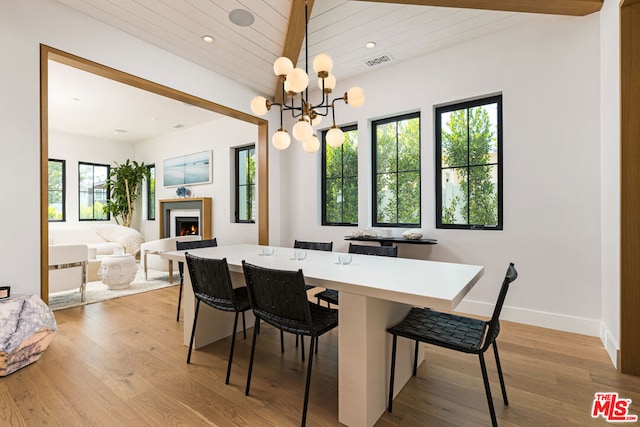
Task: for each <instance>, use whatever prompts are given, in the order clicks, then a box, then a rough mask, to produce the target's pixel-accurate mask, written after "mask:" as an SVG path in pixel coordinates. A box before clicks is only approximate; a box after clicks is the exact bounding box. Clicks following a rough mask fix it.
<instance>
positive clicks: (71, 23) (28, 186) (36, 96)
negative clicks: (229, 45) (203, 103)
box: [0, 0, 279, 294]
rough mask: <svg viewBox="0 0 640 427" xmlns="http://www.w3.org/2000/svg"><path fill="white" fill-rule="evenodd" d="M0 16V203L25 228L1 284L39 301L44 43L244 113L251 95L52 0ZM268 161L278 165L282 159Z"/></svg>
mask: <svg viewBox="0 0 640 427" xmlns="http://www.w3.org/2000/svg"><path fill="white" fill-rule="evenodd" d="M0 9H1V10H0V50H1V51H2V52H3V55H5V57H6V58H11V60H10V61H9V60H7V61H5V62H6V63H5V64H3V66H2V67H0V81H2V82H4V85H3V94H2V97H0V126H1V128H2V129H3V133H2V144H0V182H2V183H3V184H2V187H1V188H2V189H1V191H0V201H1V202H2V204H3V205H4V206H7V205H8V204H9V205H10V206H19V207H20V209H0V223H2V224H14V223H16V222H17V221H19V222H20V223H23V224H28V226H26V227H11V226H7V227H5V230H4V233H3V240H4V241H5V242H7V244H5V245H2V247H1V248H0V259H2V262H3V263H4V264H5V265H7V266H9V265H11V266H20V267H22V268H5V269H3V275H2V277H0V281H1V282H2V283H3V284H4V283H8V284H11V285H12V293H29V294H31V293H32V294H40V259H39V258H38V256H37V254H39V253H40V234H41V230H40V85H39V81H40V44H45V45H48V46H51V47H54V48H57V49H60V50H63V51H66V52H69V53H72V54H74V55H78V56H81V57H83V58H87V59H89V60H92V61H95V62H98V63H100V64H104V65H106V66H109V67H112V68H115V69H117V70H121V71H124V72H127V73H130V74H133V75H136V76H139V77H142V78H144V79H147V80H150V81H154V82H157V83H159V84H162V85H165V86H168V87H171V88H174V89H176V90H179V91H182V92H185V93H189V94H192V95H194V96H198V97H200V98H203V99H206V100H210V101H213V102H217V103H219V104H222V105H226V106H228V107H231V108H235V109H237V110H241V111H244V112H250V111H249V103H250V100H251V98H252V97H253V96H254V93H253V92H252V91H250V90H249V89H247V88H245V87H243V86H240V85H239V84H237V83H235V82H233V81H231V80H229V79H226V78H223V77H222V76H219V75H217V74H215V73H213V72H211V71H208V70H206V69H204V68H202V67H200V66H198V65H195V64H193V63H191V62H188V61H186V60H183V59H181V58H179V57H177V56H175V55H173V54H170V53H168V52H166V51H164V50H162V49H159V48H157V47H155V46H153V45H151V44H148V43H145V42H143V41H141V40H139V39H136V38H135V37H132V36H130V35H128V34H126V33H124V32H121V31H117V30H115V29H114V28H112V27H110V26H108V25H106V24H103V23H101V22H98V21H96V20H94V19H91V18H89V17H87V16H86V15H84V14H81V13H79V12H76V11H74V10H72V9H70V8H68V7H66V6H64V5H62V4H61V3H59V2H57V1H54V0H3V1H2V6H0ZM270 128H272V129H273V128H274V125H273V124H272V125H271V126H270ZM271 161H273V162H275V164H276V165H277V162H278V155H277V154H274V155H270V162H271ZM276 170H277V168H276ZM273 182H275V183H276V184H277V182H278V180H277V179H274V180H273ZM270 192H271V193H274V192H275V191H274V190H273V189H272V190H271V191H270ZM274 201H275V202H277V201H278V197H277V195H275V196H274V197H272V198H271V200H270V204H272V206H270V214H271V218H273V221H274V222H277V218H278V216H279V205H278V204H277V203H275V204H273V203H274ZM273 230H276V232H277V231H278V230H279V225H278V224H276V225H275V226H274V227H273ZM273 230H272V231H271V233H272V234H274V231H273Z"/></svg>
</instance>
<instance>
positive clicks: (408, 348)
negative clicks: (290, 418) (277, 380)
mask: <svg viewBox="0 0 640 427" xmlns="http://www.w3.org/2000/svg"><path fill="white" fill-rule="evenodd" d="M263 248H264V246H259V245H252V244H237V245H228V246H218V247H213V248H202V249H191V250H188V251H172V252H165V253H163V254H162V255H161V256H162V257H163V258H165V259H167V260H173V261H178V262H184V260H185V257H184V253H185V252H190V253H192V254H194V255H197V256H200V257H206V258H217V259H222V258H226V259H227V263H228V264H229V270H230V271H231V273H232V280H233V282H234V284H243V283H244V277H243V276H242V261H243V260H245V261H246V262H248V263H251V264H255V265H259V266H262V267H267V268H275V269H282V270H298V269H302V271H303V273H304V276H305V281H306V283H308V284H311V285H316V286H321V287H324V288H330V289H335V290H337V291H339V292H340V304H339V311H338V313H339V314H338V323H339V335H338V419H339V421H340V422H341V423H342V424H344V425H347V426H353V427H359V426H364V427H369V426H372V425H374V424H375V422H376V421H377V420H378V419H379V418H380V416H381V415H382V414H383V413H384V411H385V410H386V407H387V394H388V390H389V388H388V387H389V369H390V360H391V356H390V355H391V336H390V335H389V334H388V333H387V331H386V330H387V328H388V327H389V326H392V325H394V324H395V323H397V322H399V321H400V320H402V318H403V317H404V316H405V315H406V314H407V313H408V311H409V310H410V308H411V307H413V306H421V307H430V308H433V309H440V310H453V309H455V307H456V306H457V305H458V303H459V302H460V301H461V300H462V299H463V298H464V296H465V295H466V294H467V293H468V292H469V290H470V289H471V288H472V287H473V285H474V284H475V283H476V282H477V281H478V279H479V278H480V277H481V276H482V274H483V272H484V269H483V267H482V266H477V265H466V264H456V263H445V262H435V261H426V260H416V259H408V258H390V257H376V256H368V255H357V254H352V261H351V263H350V264H348V265H340V264H339V263H338V255H339V253H337V252H325V251H311V250H308V251H306V253H307V256H306V258H305V259H304V260H296V259H295V258H294V249H292V248H285V247H273V248H274V252H273V255H270V256H266V255H263ZM187 270H188V269H187V268H186V266H185V269H184V271H185V286H184V295H185V297H184V299H183V301H184V304H185V305H184V342H185V345H188V344H189V339H190V336H191V325H192V324H193V316H194V309H195V298H194V296H193V289H192V287H191V282H190V280H189V275H188V271H187ZM204 307H206V308H207V309H208V307H207V306H204ZM207 309H204V308H203V307H201V308H200V313H199V319H198V328H197V331H196V337H195V344H194V345H195V347H196V348H198V347H202V346H204V345H207V344H209V343H211V342H215V341H217V340H219V339H222V338H225V337H227V336H228V335H229V334H230V331H231V330H232V322H233V316H231V315H229V313H225V312H222V311H218V310H214V309H208V310H207ZM250 322H251V321H248V323H247V324H251V323H250ZM419 358H420V361H422V360H423V358H424V354H423V352H422V351H420V353H419ZM412 365H413V343H412V342H409V341H408V340H399V341H398V350H397V358H396V376H395V381H394V382H395V386H394V390H396V394H397V393H399V392H400V390H401V389H402V387H403V386H404V385H405V384H406V382H407V381H408V380H409V378H410V377H411V374H412Z"/></svg>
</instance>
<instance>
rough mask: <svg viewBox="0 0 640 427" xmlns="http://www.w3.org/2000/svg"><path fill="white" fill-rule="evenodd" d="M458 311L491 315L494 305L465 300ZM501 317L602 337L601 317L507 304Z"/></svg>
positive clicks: (527, 323) (458, 307)
mask: <svg viewBox="0 0 640 427" xmlns="http://www.w3.org/2000/svg"><path fill="white" fill-rule="evenodd" d="M456 311H459V312H463V313H470V314H475V315H478V316H491V314H492V312H493V305H492V304H487V303H484V302H479V301H468V300H464V301H462V302H461V303H460V304H459V305H458V306H457V307H456ZM500 318H501V319H502V320H508V321H512V322H517V323H524V324H526V325H532V326H540V327H542V328H549V329H555V330H558V331H565V332H572V333H575V334H581V335H589V336H593V337H600V339H602V331H601V328H602V326H601V322H600V320H599V319H587V318H584V317H576V316H567V315H562V314H557V313H548V312H544V311H536V310H529V309H525V308H519V307H511V306H507V305H505V306H504V307H503V308H502V313H501V316H500ZM603 343H604V341H603Z"/></svg>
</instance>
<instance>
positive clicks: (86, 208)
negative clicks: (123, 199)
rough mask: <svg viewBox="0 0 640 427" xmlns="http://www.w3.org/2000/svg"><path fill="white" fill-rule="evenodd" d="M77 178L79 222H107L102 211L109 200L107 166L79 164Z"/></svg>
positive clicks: (106, 214)
mask: <svg viewBox="0 0 640 427" xmlns="http://www.w3.org/2000/svg"><path fill="white" fill-rule="evenodd" d="M78 176H79V177H80V179H79V190H78V196H79V197H78V200H79V204H78V206H79V218H80V220H81V221H82V220H99V221H108V220H109V214H108V213H107V212H105V211H104V206H105V205H106V204H107V200H108V199H109V191H108V188H107V179H108V177H109V165H100V164H92V163H79V164H78Z"/></svg>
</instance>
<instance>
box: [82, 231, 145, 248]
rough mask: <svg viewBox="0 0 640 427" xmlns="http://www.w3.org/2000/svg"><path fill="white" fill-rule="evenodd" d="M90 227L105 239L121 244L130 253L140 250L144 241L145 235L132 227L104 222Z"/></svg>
mask: <svg viewBox="0 0 640 427" xmlns="http://www.w3.org/2000/svg"><path fill="white" fill-rule="evenodd" d="M90 228H91V230H93V231H94V232H95V233H96V234H97V235H98V236H100V237H102V238H103V239H104V240H106V241H108V242H114V243H119V244H121V245H122V246H123V247H124V249H125V252H126V253H128V254H130V255H136V254H137V253H138V252H139V251H140V245H141V244H142V243H143V242H144V236H143V235H142V234H141V233H140V232H139V231H138V230H135V229H133V228H130V227H124V226H122V225H117V224H103V225H92V226H91V227H90Z"/></svg>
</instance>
